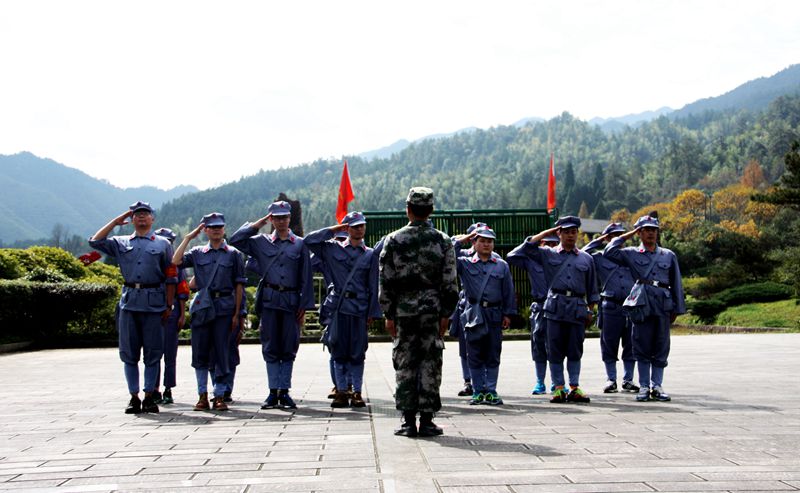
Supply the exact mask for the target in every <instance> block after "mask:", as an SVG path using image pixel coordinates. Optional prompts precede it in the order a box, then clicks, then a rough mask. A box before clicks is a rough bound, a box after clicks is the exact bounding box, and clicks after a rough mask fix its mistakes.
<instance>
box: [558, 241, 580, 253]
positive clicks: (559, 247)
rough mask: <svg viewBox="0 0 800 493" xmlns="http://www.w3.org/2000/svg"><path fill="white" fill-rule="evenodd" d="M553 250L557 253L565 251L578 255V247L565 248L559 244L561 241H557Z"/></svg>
mask: <svg viewBox="0 0 800 493" xmlns="http://www.w3.org/2000/svg"><path fill="white" fill-rule="evenodd" d="M555 250H556V252H557V253H561V252H567V253H573V254H575V255H578V253H579V252H580V250H578V247H572V250H565V249H564V247H562V246H561V243H559V244H558V246H556V248H555Z"/></svg>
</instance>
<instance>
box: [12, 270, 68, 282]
mask: <svg viewBox="0 0 800 493" xmlns="http://www.w3.org/2000/svg"><path fill="white" fill-rule="evenodd" d="M22 278H23V279H25V280H26V281H38V282H69V281H70V280H71V279H70V278H69V277H67V276H65V275H64V274H62V273H61V272H59V271H57V270H54V269H50V268H44V267H34V268H33V270H31V271H30V272H28V273H27V274H25V275H24V276H23V277H22Z"/></svg>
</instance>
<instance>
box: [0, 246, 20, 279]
mask: <svg viewBox="0 0 800 493" xmlns="http://www.w3.org/2000/svg"><path fill="white" fill-rule="evenodd" d="M13 252H14V250H13V249H11V248H2V249H0V279H17V278H20V277H22V276H23V275H24V274H25V270H24V269H23V268H22V265H20V263H19V259H18V258H17V257H18V256H17V255H16V254H15V253H13Z"/></svg>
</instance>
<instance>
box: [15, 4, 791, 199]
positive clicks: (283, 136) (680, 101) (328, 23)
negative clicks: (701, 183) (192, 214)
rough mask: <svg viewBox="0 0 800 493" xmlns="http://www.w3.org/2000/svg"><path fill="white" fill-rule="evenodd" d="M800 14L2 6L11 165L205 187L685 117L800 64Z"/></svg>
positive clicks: (672, 7)
mask: <svg viewBox="0 0 800 493" xmlns="http://www.w3.org/2000/svg"><path fill="white" fill-rule="evenodd" d="M798 14H800V2H798V1H797V0H788V1H768V0H766V1H764V0H761V1H754V0H751V1H748V2H741V1H730V0H725V1H707V0H704V1H698V0H688V1H678V0H670V1H643V0H635V1H617V0H615V1H604V2H600V1H554V2H545V1H530V0H527V1H503V2H487V1H485V0H483V1H465V0H458V1H441V2H435V1H430V0H428V1H425V2H418V1H409V0H404V1H403V2H382V1H375V0H372V1H363V2H362V1H343V2H335V1H330V0H328V1H302V2H267V1H253V2H203V1H194V0H193V1H185V2H183V1H167V2H164V1H158V2H150V1H139V2H112V1H107V0H103V1H96V2H89V1H63V0H56V1H35V0H20V1H9V0H3V1H2V2H0V154H13V153H16V152H20V151H30V152H33V153H34V154H36V155H38V156H42V157H49V158H51V159H54V160H56V161H59V162H61V163H64V164H66V165H68V166H72V167H75V168H79V169H81V170H83V171H85V172H86V173H88V174H90V175H92V176H95V177H97V178H102V179H106V180H108V181H110V182H111V183H113V184H115V185H119V186H136V185H142V184H150V185H156V186H159V187H161V188H169V187H171V186H174V185H177V184H193V185H196V186H199V187H201V188H206V187H210V186H214V185H219V184H222V183H225V182H229V181H233V180H236V179H238V178H239V177H241V176H243V175H250V174H253V173H255V172H257V171H258V170H259V169H261V168H277V167H281V166H291V165H295V164H299V163H303V162H309V161H312V160H314V159H316V158H319V157H332V156H335V157H337V158H338V157H341V156H342V155H343V154H357V153H360V152H364V151H368V150H372V149H376V148H379V147H383V146H385V145H388V144H391V143H393V142H394V141H396V140H398V139H401V138H406V139H409V140H414V139H417V138H420V137H423V136H426V135H430V134H434V133H441V132H451V131H454V130H458V129H461V128H464V127H468V126H476V127H481V128H488V127H491V126H496V125H507V124H511V123H513V122H515V121H517V120H519V119H521V118H524V117H531V116H538V117H544V118H551V117H553V116H556V115H558V114H560V113H561V112H562V111H569V112H570V113H572V114H573V115H576V116H578V117H580V118H583V119H590V118H592V117H595V116H602V117H611V116H621V115H625V114H629V113H638V112H641V111H645V110H653V109H657V108H659V107H661V106H670V107H672V108H680V107H681V106H683V105H685V104H687V103H690V102H692V101H695V100H697V99H699V98H703V97H709V96H716V95H719V94H722V93H724V92H726V91H728V90H730V89H733V88H734V87H736V86H737V85H739V84H742V83H744V82H746V81H748V80H751V79H754V78H757V77H762V76H769V75H772V74H774V73H775V72H777V71H779V70H781V69H783V68H786V67H787V66H789V65H791V64H793V63H797V62H800V27H799V26H800V24H798V18H799V17H800V16H799V15H798ZM543 159H546V158H543Z"/></svg>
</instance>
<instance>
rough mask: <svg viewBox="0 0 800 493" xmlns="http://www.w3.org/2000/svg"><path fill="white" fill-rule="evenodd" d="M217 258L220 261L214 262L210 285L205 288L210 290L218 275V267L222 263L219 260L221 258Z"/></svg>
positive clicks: (209, 279)
mask: <svg viewBox="0 0 800 493" xmlns="http://www.w3.org/2000/svg"><path fill="white" fill-rule="evenodd" d="M217 260H218V261H217V262H215V263H214V269H213V270H212V271H211V277H209V278H208V286H206V287H205V288H204V289H208V290H209V291H210V290H211V283H212V282H214V277H216V275H217V269H218V268H219V264H220V263H221V262H219V259H217Z"/></svg>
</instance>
